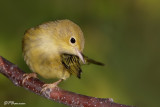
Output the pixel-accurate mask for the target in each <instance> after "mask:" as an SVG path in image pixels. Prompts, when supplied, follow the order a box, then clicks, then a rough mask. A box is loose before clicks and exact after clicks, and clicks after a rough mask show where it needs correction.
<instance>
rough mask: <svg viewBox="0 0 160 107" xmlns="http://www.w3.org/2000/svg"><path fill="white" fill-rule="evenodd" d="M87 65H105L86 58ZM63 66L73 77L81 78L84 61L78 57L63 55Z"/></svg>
mask: <svg viewBox="0 0 160 107" xmlns="http://www.w3.org/2000/svg"><path fill="white" fill-rule="evenodd" d="M83 57H84V60H85V64H90V63H93V64H96V65H104V64H103V63H100V62H97V61H95V60H93V59H90V58H88V57H86V56H84V55H83ZM61 58H62V64H63V65H64V66H65V68H66V69H67V70H68V72H70V73H71V74H73V75H76V76H77V77H78V78H81V72H82V70H81V65H82V64H83V63H82V61H81V60H80V59H79V57H78V56H76V55H71V54H62V55H61Z"/></svg>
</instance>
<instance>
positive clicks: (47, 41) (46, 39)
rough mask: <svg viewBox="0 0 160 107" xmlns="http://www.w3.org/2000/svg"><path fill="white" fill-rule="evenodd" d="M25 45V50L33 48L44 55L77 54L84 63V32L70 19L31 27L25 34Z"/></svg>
mask: <svg viewBox="0 0 160 107" xmlns="http://www.w3.org/2000/svg"><path fill="white" fill-rule="evenodd" d="M24 46H26V48H23V50H24V51H27V49H30V50H32V49H33V50H34V51H35V52H41V53H42V54H43V56H44V54H45V55H46V56H47V55H48V56H49V55H53V54H54V53H55V54H62V53H66V54H72V55H77V56H78V57H79V58H80V59H81V60H82V62H83V63H84V59H83V55H82V52H83V49H84V37H83V32H82V31H81V29H80V27H79V26H78V25H76V24H75V23H73V22H72V21H70V20H58V21H54V22H53V21H51V22H47V23H44V24H41V25H39V26H37V27H35V28H31V29H29V30H28V31H27V32H26V33H25V36H24V40H23V47H24ZM33 47H34V48H33ZM55 54H54V55H55Z"/></svg>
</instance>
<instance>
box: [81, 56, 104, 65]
mask: <svg viewBox="0 0 160 107" xmlns="http://www.w3.org/2000/svg"><path fill="white" fill-rule="evenodd" d="M83 57H84V59H85V62H86V64H90V63H92V64H96V65H100V66H104V64H103V63H101V62H98V61H95V60H93V59H90V58H88V57H86V56H83Z"/></svg>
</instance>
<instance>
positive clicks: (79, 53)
mask: <svg viewBox="0 0 160 107" xmlns="http://www.w3.org/2000/svg"><path fill="white" fill-rule="evenodd" d="M75 50H76V53H77V56H78V57H79V58H80V59H81V61H82V62H83V64H85V61H84V58H83V55H82V53H81V52H80V51H79V50H78V49H77V48H75Z"/></svg>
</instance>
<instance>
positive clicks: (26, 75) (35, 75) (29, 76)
mask: <svg viewBox="0 0 160 107" xmlns="http://www.w3.org/2000/svg"><path fill="white" fill-rule="evenodd" d="M23 77H24V79H23V81H22V84H24V83H25V81H26V80H28V79H29V78H32V77H33V78H37V74H36V73H34V72H33V73H29V74H23Z"/></svg>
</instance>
